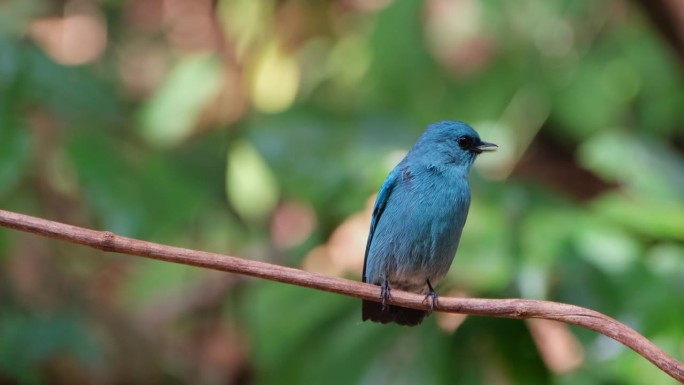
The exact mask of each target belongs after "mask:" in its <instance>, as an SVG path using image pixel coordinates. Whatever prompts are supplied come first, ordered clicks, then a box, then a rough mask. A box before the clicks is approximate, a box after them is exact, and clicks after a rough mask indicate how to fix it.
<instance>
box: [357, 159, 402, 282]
mask: <svg viewBox="0 0 684 385" xmlns="http://www.w3.org/2000/svg"><path fill="white" fill-rule="evenodd" d="M397 169H398V167H397V168H395V169H394V170H392V172H390V174H389V175H388V176H387V179H386V180H385V183H383V184H382V187H381V188H380V192H379V193H378V198H377V199H376V200H375V207H374V208H373V218H372V219H371V225H370V231H369V232H368V242H367V243H366V254H365V256H364V259H363V277H362V279H363V282H366V281H367V280H366V264H367V263H368V251H369V250H370V246H371V242H373V235H374V234H375V228H376V227H377V225H378V221H380V217H381V216H382V213H383V212H384V211H385V207H386V206H387V201H388V200H389V197H390V195H392V191H393V190H394V187H395V186H396V185H397V180H398V179H399V177H398V176H399V172H398V171H397Z"/></svg>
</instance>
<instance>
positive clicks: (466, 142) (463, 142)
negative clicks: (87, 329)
mask: <svg viewBox="0 0 684 385" xmlns="http://www.w3.org/2000/svg"><path fill="white" fill-rule="evenodd" d="M456 141H457V142H458V146H459V147H461V148H462V149H464V150H467V149H469V148H470V146H472V144H473V138H471V137H469V136H461V137H459V138H458V139H456Z"/></svg>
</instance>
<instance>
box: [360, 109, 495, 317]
mask: <svg viewBox="0 0 684 385" xmlns="http://www.w3.org/2000/svg"><path fill="white" fill-rule="evenodd" d="M496 147H497V146H496V145H495V144H493V143H487V142H483V141H482V140H480V136H479V135H478V134H477V132H475V130H473V129H472V128H471V127H470V126H468V125H467V124H465V123H463V122H457V121H443V122H438V123H434V124H431V125H430V126H428V128H427V129H426V130H425V132H424V133H423V135H422V136H421V137H420V139H418V142H416V144H415V145H414V146H413V148H411V150H410V151H409V152H408V154H407V155H406V157H405V158H404V159H403V160H402V161H401V162H400V163H399V164H398V165H397V166H396V167H395V168H394V169H393V170H392V171H391V172H390V173H389V175H388V176H387V180H385V183H384V184H383V185H382V187H381V188H380V192H379V193H378V198H377V200H376V201H375V207H374V209H373V218H372V220H371V226H370V232H369V234H368V243H367V244H366V256H365V261H364V266H363V282H366V283H372V284H374V285H379V286H380V287H381V291H380V292H381V297H382V302H374V301H368V300H364V301H363V308H362V313H363V314H362V318H363V320H364V321H366V320H370V321H373V322H380V323H383V324H384V323H389V322H395V323H397V324H400V325H407V326H415V325H418V324H420V323H421V322H422V321H423V318H424V317H425V316H426V315H427V314H428V312H427V311H423V310H417V309H410V308H404V307H399V306H392V305H386V304H385V302H386V300H387V299H389V297H390V290H391V289H399V290H405V291H410V292H415V293H419V294H426V295H427V296H430V297H432V301H433V302H432V303H433V304H434V301H435V299H436V298H437V295H436V293H435V291H434V290H433V286H434V285H436V284H437V283H438V282H439V281H440V280H441V279H442V278H444V276H445V275H446V273H447V271H448V270H449V266H451V262H452V261H453V259H454V255H455V254H456V249H457V248H458V243H459V241H460V239H461V231H462V230H463V226H464V225H465V221H466V217H467V216H468V208H469V206H470V186H469V185H468V172H469V171H470V168H471V166H472V165H473V162H474V161H475V158H476V157H477V155H479V154H481V153H482V152H484V151H492V150H495V149H496Z"/></svg>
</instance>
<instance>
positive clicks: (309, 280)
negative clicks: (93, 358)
mask: <svg viewBox="0 0 684 385" xmlns="http://www.w3.org/2000/svg"><path fill="white" fill-rule="evenodd" d="M0 226H3V227H8V228H12V229H15V230H20V231H25V232H29V233H33V234H38V235H41V236H44V237H48V238H56V239H61V240H64V241H68V242H72V243H78V244H81V245H85V246H89V247H93V248H95V249H99V250H103V251H109V252H115V253H121V254H128V255H136V256H140V257H145V258H152V259H157V260H161V261H167V262H174V263H180V264H184V265H192V266H198V267H203V268H207V269H214V270H219V271H225V272H230V273H236V274H243V275H249V276H252V277H259V278H263V279H268V280H271V281H278V282H283V283H289V284H292V285H298V286H304V287H309V288H312V289H318V290H324V291H328V292H332V293H337V294H343V295H348V296H352V297H356V298H362V299H367V300H372V301H379V300H380V288H379V287H378V286H374V285H369V284H365V283H361V282H356V281H351V280H348V279H344V278H337V277H328V276H325V275H321V274H316V273H310V272H306V271H303V270H299V269H293V268H290V267H284V266H278V265H272V264H269V263H265V262H259V261H251V260H245V259H242V258H236V257H231V256H227V255H220V254H214V253H207V252H204V251H196V250H189V249H183V248H178V247H171V246H164V245H160V244H157V243H152V242H146V241H140V240H136V239H132V238H126V237H122V236H118V235H115V234H113V233H111V232H109V231H96V230H89V229H85V228H81V227H76V226H71V225H66V224H62V223H58V222H53V221H49V220H45V219H40V218H36V217H31V216H28V215H23V214H18V213H14V212H10V211H4V210H0ZM389 303H390V304H393V305H400V306H405V307H410V308H414V309H422V310H429V309H430V304H429V303H427V302H426V301H425V297H424V296H423V295H419V294H415V293H408V292H402V291H399V290H393V291H392V298H391V299H390V300H389ZM435 310H436V311H442V312H449V313H460V314H471V315H480V316H491V317H502V318H517V319H524V318H543V319H550V320H556V321H561V322H565V323H568V324H572V325H577V326H581V327H583V328H586V329H590V330H594V331H596V332H598V333H601V334H603V335H605V336H608V337H610V338H612V339H614V340H616V341H618V342H620V343H622V344H624V345H625V346H627V347H629V348H630V349H632V350H634V351H635V352H637V353H639V354H640V355H642V356H643V357H644V358H646V359H647V360H649V361H651V362H652V363H653V364H655V365H656V366H657V367H658V368H660V369H661V370H662V371H664V372H665V373H667V374H669V375H670V376H672V377H673V378H674V379H676V380H677V381H679V382H681V383H684V364H682V363H681V362H679V361H677V360H675V359H674V358H672V357H671V356H669V355H668V354H667V353H665V352H664V351H662V350H661V349H660V348H658V347H657V346H656V345H655V344H653V343H652V342H651V341H649V340H647V339H646V338H645V337H644V336H642V335H641V334H639V333H637V332H636V331H634V329H631V328H630V327H628V326H626V325H624V324H622V323H620V322H618V321H616V320H615V319H613V318H610V317H608V316H606V315H603V314H601V313H599V312H596V311H593V310H589V309H586V308H582V307H579V306H574V305H567V304H563V303H557V302H550V301H537V300H528V299H480V298H445V297H440V298H439V301H438V303H437V304H436V305H435Z"/></svg>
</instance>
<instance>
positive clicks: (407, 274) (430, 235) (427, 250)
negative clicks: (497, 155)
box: [368, 199, 468, 293]
mask: <svg viewBox="0 0 684 385" xmlns="http://www.w3.org/2000/svg"><path fill="white" fill-rule="evenodd" d="M467 210H468V207H467V203H466V202H464V204H461V202H459V201H458V200H456V199H453V200H445V201H439V200H425V199H423V200H419V201H413V202H412V203H411V204H407V205H404V206H402V207H399V206H395V207H392V208H388V210H386V212H385V213H384V214H383V220H382V222H381V223H380V224H379V226H378V228H377V229H376V233H375V236H374V239H373V243H372V245H371V248H370V250H369V253H370V256H369V257H370V258H369V260H370V261H373V262H374V263H373V266H370V265H369V266H368V268H369V271H368V273H369V274H368V276H369V281H370V282H373V283H380V282H382V280H383V279H384V278H386V279H387V280H388V281H389V283H390V286H391V287H393V288H398V289H400V290H407V291H412V292H417V293H427V290H428V287H427V280H430V283H431V284H432V285H433V286H434V285H436V284H437V282H439V281H440V280H441V279H442V278H443V277H444V275H446V273H447V271H448V270H449V267H450V265H451V262H452V260H453V257H454V254H455V253H456V248H457V247H458V243H459V240H460V237H461V229H462V228H463V224H464V222H465V216H466V215H467Z"/></svg>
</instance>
